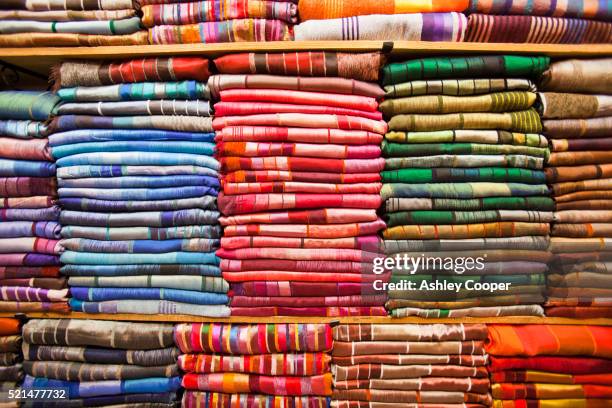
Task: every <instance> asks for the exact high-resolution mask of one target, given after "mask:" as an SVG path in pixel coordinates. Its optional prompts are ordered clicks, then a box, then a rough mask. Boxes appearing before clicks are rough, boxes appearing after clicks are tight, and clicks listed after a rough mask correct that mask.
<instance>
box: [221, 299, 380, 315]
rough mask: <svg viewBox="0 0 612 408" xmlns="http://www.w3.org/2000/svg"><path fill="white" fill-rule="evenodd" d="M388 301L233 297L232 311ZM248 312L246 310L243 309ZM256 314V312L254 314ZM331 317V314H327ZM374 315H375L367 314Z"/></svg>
mask: <svg viewBox="0 0 612 408" xmlns="http://www.w3.org/2000/svg"><path fill="white" fill-rule="evenodd" d="M386 300H387V296H386V295H384V294H383V295H379V296H370V295H359V296H309V297H300V298H296V297H283V296H276V297H253V296H232V298H231V306H232V310H237V309H238V308H241V309H242V308H249V307H250V308H257V309H259V308H266V307H275V308H276V307H278V308H279V309H281V308H282V310H289V308H292V309H305V308H321V307H325V308H338V309H342V308H346V309H350V308H352V307H362V309H365V308H364V307H363V306H377V305H378V306H380V305H383V304H384V303H385V301H386ZM243 310H246V309H243ZM253 313H255V312H253ZM326 313H327V315H330V313H329V312H326ZM366 314H372V315H374V313H366ZM242 315H244V316H246V315H248V312H246V311H245V312H244V313H242Z"/></svg>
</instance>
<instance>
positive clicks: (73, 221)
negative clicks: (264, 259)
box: [60, 209, 219, 227]
mask: <svg viewBox="0 0 612 408" xmlns="http://www.w3.org/2000/svg"><path fill="white" fill-rule="evenodd" d="M218 219H219V213H218V212H217V211H206V210H200V209H191V210H179V211H164V212H143V213H128V214H121V213H119V214H106V213H93V212H81V211H62V214H61V216H60V223H62V224H65V225H83V226H90V227H139V226H142V227H178V226H183V225H202V224H204V225H214V224H216V223H217V222H218Z"/></svg>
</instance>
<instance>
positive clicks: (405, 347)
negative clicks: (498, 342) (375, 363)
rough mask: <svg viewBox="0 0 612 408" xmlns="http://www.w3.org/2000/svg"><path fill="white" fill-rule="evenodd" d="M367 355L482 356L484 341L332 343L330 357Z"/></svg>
mask: <svg viewBox="0 0 612 408" xmlns="http://www.w3.org/2000/svg"><path fill="white" fill-rule="evenodd" d="M368 354H476V355H484V354H485V350H484V341H480V340H474V341H438V342H426V341H355V342H346V341H338V340H336V341H334V349H333V350H332V356H360V355H368Z"/></svg>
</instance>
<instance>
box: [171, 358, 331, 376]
mask: <svg viewBox="0 0 612 408" xmlns="http://www.w3.org/2000/svg"><path fill="white" fill-rule="evenodd" d="M330 359H331V358H330V356H329V355H327V354H325V353H303V354H260V355H254V356H223V355H215V354H183V355H181V356H180V357H179V359H178V365H179V367H180V368H181V369H182V370H183V371H186V372H197V373H217V372H228V373H229V372H244V373H251V374H263V375H295V376H309V375H319V374H323V373H325V372H328V371H329V362H330Z"/></svg>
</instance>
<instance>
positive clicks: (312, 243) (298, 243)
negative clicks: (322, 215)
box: [221, 235, 381, 268]
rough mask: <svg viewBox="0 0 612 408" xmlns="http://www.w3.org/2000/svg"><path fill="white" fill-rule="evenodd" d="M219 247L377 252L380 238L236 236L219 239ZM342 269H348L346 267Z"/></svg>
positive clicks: (371, 236)
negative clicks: (336, 249)
mask: <svg viewBox="0 0 612 408" xmlns="http://www.w3.org/2000/svg"><path fill="white" fill-rule="evenodd" d="M221 246H222V247H223V248H226V249H238V248H259V247H280V248H347V249H357V248H359V249H366V250H371V251H378V250H379V249H380V247H381V241H380V238H378V237H377V236H375V235H370V236H359V237H347V238H329V239H325V238H286V237H271V236H259V237H249V236H237V237H224V238H221ZM343 267H346V268H348V266H347V265H344V266H343Z"/></svg>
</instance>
